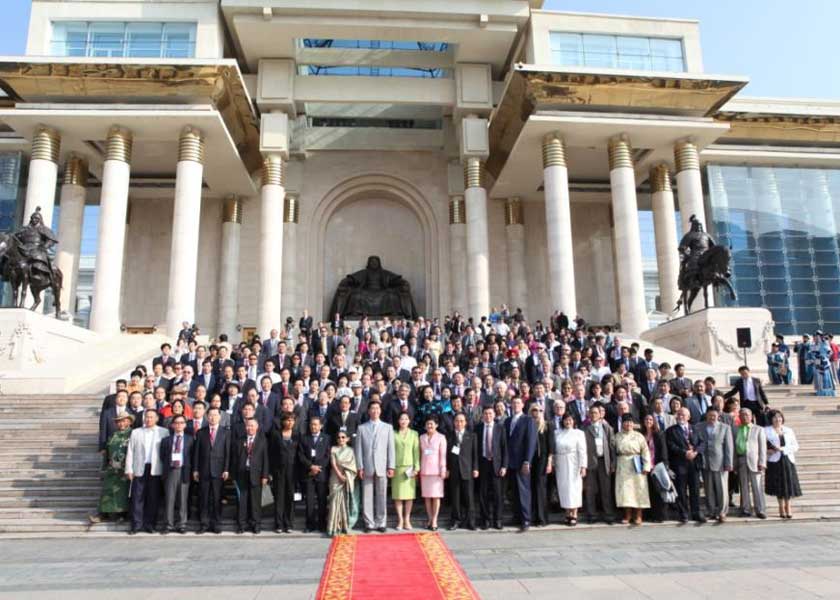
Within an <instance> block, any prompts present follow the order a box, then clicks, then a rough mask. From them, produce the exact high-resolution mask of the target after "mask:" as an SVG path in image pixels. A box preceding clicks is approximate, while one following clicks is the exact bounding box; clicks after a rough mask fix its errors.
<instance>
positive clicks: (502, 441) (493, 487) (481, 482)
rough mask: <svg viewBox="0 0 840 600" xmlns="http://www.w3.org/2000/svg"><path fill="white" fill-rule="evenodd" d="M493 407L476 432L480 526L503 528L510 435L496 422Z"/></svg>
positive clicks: (483, 414)
mask: <svg viewBox="0 0 840 600" xmlns="http://www.w3.org/2000/svg"><path fill="white" fill-rule="evenodd" d="M495 417H496V413H495V411H494V410H493V407H492V406H486V407H485V408H484V410H483V411H482V415H481V423H479V424H478V426H477V427H476V430H475V436H476V442H477V445H478V446H479V447H478V454H479V459H478V505H479V508H480V510H481V521H480V526H481V528H482V529H487V528H488V527H495V528H496V529H501V528H502V508H503V506H504V494H503V493H502V482H503V481H504V478H505V475H507V465H508V450H507V441H508V436H507V434H506V432H505V428H504V426H503V425H501V424H499V423H496V422H495V420H494V419H495Z"/></svg>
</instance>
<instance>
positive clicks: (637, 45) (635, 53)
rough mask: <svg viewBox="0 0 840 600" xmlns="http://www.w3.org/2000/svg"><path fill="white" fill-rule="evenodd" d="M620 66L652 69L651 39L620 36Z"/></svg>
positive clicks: (641, 69) (638, 69) (617, 44)
mask: <svg viewBox="0 0 840 600" xmlns="http://www.w3.org/2000/svg"><path fill="white" fill-rule="evenodd" d="M616 47H617V49H618V66H619V67H620V68H622V69H634V70H637V71H651V70H653V66H652V64H651V61H650V40H649V39H648V38H644V37H629V36H618V37H617V38H616Z"/></svg>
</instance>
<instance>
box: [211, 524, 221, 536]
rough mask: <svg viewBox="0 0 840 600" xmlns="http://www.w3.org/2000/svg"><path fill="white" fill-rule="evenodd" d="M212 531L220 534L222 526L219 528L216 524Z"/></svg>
mask: <svg viewBox="0 0 840 600" xmlns="http://www.w3.org/2000/svg"><path fill="white" fill-rule="evenodd" d="M213 533H215V534H220V533H222V528H221V527H219V526H218V525H216V526H215V527H214V528H213Z"/></svg>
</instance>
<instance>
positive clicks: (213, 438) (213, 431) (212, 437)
mask: <svg viewBox="0 0 840 600" xmlns="http://www.w3.org/2000/svg"><path fill="white" fill-rule="evenodd" d="M215 443H216V428H215V427H211V428H210V445H211V446H212V445H214V444H215Z"/></svg>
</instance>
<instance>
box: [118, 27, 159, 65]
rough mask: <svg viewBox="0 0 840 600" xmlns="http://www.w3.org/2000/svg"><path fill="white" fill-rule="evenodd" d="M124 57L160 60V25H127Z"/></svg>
mask: <svg viewBox="0 0 840 600" xmlns="http://www.w3.org/2000/svg"><path fill="white" fill-rule="evenodd" d="M125 35H126V56H131V57H138V58H160V55H161V43H162V36H163V24H162V23H129V24H128V25H127V26H126V31H125Z"/></svg>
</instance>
